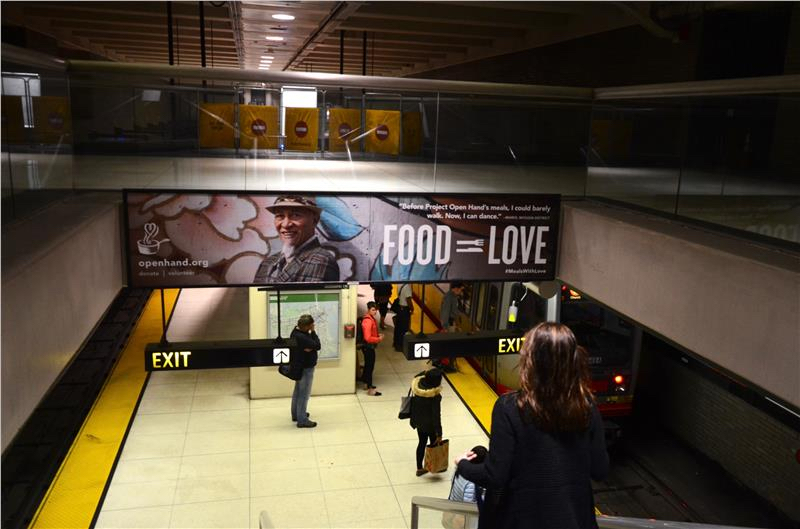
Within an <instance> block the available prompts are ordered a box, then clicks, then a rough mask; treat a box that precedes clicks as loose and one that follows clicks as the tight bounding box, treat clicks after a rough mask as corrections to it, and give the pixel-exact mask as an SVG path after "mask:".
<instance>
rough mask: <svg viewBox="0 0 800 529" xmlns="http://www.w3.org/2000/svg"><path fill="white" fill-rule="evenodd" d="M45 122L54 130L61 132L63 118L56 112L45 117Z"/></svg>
mask: <svg viewBox="0 0 800 529" xmlns="http://www.w3.org/2000/svg"><path fill="white" fill-rule="evenodd" d="M47 122H48V123H49V124H50V126H51V127H52V128H54V129H58V130H61V129H63V128H64V117H63V116H62V115H61V114H59V113H57V112H53V113H52V114H50V115H49V116H47Z"/></svg>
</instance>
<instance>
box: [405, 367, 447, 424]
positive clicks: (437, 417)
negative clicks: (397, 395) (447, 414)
mask: <svg viewBox="0 0 800 529" xmlns="http://www.w3.org/2000/svg"><path fill="white" fill-rule="evenodd" d="M423 378H424V377H423V376H422V375H417V376H416V377H414V380H412V381H411V395H412V396H411V427H412V428H416V429H417V430H419V431H421V432H426V433H429V434H435V435H437V436H441V435H442V395H441V392H442V387H441V386H437V387H435V388H430V389H427V388H422V387H420V381H422V379H423Z"/></svg>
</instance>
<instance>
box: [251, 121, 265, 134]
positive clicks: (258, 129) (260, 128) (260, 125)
mask: <svg viewBox="0 0 800 529" xmlns="http://www.w3.org/2000/svg"><path fill="white" fill-rule="evenodd" d="M250 130H251V131H253V134H254V135H255V136H263V135H265V134H266V133H267V124H266V123H264V121H263V120H261V119H254V120H253V122H252V123H251V124H250Z"/></svg>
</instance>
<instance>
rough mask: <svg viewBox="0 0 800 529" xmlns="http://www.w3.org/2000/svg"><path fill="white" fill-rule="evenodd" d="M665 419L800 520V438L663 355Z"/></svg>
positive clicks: (661, 384) (660, 372) (660, 370)
mask: <svg viewBox="0 0 800 529" xmlns="http://www.w3.org/2000/svg"><path fill="white" fill-rule="evenodd" d="M659 356H660V358H659V359H657V360H656V363H657V365H656V366H654V367H655V369H656V373H657V374H658V377H659V381H658V388H659V392H658V395H659V400H660V402H659V404H660V406H659V407H660V412H661V419H662V421H663V424H665V425H666V426H667V428H668V429H670V430H671V431H672V432H673V433H674V434H675V435H677V436H678V437H680V438H682V439H683V440H684V441H686V442H687V443H688V444H689V445H691V446H692V447H694V448H695V449H697V450H699V451H700V452H702V453H703V454H705V455H706V456H708V457H709V458H710V459H712V460H714V461H716V462H717V463H719V464H720V465H721V466H722V467H723V468H724V469H725V470H727V471H728V473H730V474H731V475H732V476H733V477H734V478H736V479H737V480H739V481H740V482H741V483H742V484H744V485H745V486H746V487H748V488H750V489H751V490H753V491H754V492H756V493H757V494H758V495H760V496H761V497H762V498H764V499H765V500H766V501H768V502H769V503H770V504H772V505H773V506H775V507H776V508H777V509H779V510H780V511H782V512H783V513H784V514H786V515H788V516H789V517H790V518H792V519H794V520H800V485H798V484H800V462H798V461H797V460H796V459H795V453H796V451H797V450H798V449H800V432H798V431H795V430H793V429H792V428H789V427H788V426H786V425H784V424H783V423H781V422H779V421H778V420H776V419H774V418H772V417H770V416H769V415H767V414H766V413H764V412H762V411H761V410H759V409H757V408H755V407H754V406H752V405H750V404H749V403H747V402H745V401H744V400H742V399H741V398H739V397H737V396H736V395H734V394H733V393H731V392H729V391H728V390H727V389H725V388H723V387H720V385H718V384H716V383H714V382H713V381H711V380H709V379H708V378H706V377H705V376H703V375H702V374H701V373H699V372H697V371H694V370H692V369H689V368H687V367H686V366H684V365H682V364H680V363H679V362H678V361H677V360H675V359H672V358H668V357H667V356H662V355H659Z"/></svg>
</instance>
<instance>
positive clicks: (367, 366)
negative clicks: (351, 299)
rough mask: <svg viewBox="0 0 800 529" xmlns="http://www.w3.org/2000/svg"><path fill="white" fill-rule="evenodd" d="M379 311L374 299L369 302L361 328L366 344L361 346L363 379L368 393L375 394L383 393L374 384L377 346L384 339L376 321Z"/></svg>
mask: <svg viewBox="0 0 800 529" xmlns="http://www.w3.org/2000/svg"><path fill="white" fill-rule="evenodd" d="M377 313H378V306H377V305H375V302H374V301H370V302H369V303H367V315H366V316H364V318H363V319H362V320H361V329H362V331H363V332H364V345H362V346H361V352H362V353H364V372H363V374H362V375H361V381H362V382H364V384H366V386H367V387H366V389H367V394H368V395H373V396H380V395H381V392H380V391H377V390H376V388H375V386H373V385H372V371H373V370H374V369H375V346H376V345H378V344H379V343H380V342H381V341H382V340H383V334H380V333H379V332H378V322H376V321H375V315H376V314H377Z"/></svg>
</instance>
